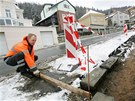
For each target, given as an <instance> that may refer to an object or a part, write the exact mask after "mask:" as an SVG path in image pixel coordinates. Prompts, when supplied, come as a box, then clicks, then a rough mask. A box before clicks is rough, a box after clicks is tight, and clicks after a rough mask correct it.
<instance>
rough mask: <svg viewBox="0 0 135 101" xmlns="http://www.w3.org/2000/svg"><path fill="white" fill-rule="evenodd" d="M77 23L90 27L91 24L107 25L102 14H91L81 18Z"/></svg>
mask: <svg viewBox="0 0 135 101" xmlns="http://www.w3.org/2000/svg"><path fill="white" fill-rule="evenodd" d="M79 22H80V23H81V24H84V25H85V26H90V25H91V24H95V25H103V26H106V25H107V21H106V20H105V15H104V14H94V13H91V14H89V15H87V16H86V17H84V18H81V19H80V20H79Z"/></svg>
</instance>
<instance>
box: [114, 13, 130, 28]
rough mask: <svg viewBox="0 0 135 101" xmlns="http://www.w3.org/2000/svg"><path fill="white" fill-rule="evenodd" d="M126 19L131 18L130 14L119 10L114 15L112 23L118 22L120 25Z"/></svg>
mask: <svg viewBox="0 0 135 101" xmlns="http://www.w3.org/2000/svg"><path fill="white" fill-rule="evenodd" d="M125 20H129V15H128V14H126V13H122V12H119V11H117V13H116V14H115V15H114V16H113V17H112V23H113V24H114V23H117V25H118V26H123V25H124V23H125Z"/></svg>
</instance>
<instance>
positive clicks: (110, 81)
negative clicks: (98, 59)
mask: <svg viewBox="0 0 135 101" xmlns="http://www.w3.org/2000/svg"><path fill="white" fill-rule="evenodd" d="M134 41H135V37H134V36H133V37H131V38H130V39H129V40H128V41H127V42H125V43H127V45H125V44H123V45H122V46H124V45H125V47H127V46H131V44H130V43H134ZM118 48H120V47H118ZM118 48H117V49H116V50H115V51H114V52H113V53H112V54H111V56H112V55H114V56H119V58H120V59H121V58H124V53H125V52H124V51H123V52H122V54H119V53H120V52H121V51H118V50H119V49H118ZM127 49H129V48H125V49H124V50H125V51H126V50H127ZM98 91H100V92H102V93H104V94H106V95H109V96H113V97H114V98H115V101H135V49H134V50H132V51H131V53H130V54H129V56H128V58H127V59H126V60H125V61H119V63H118V64H117V65H116V66H115V67H114V69H113V70H112V71H111V72H109V73H108V74H107V76H106V78H105V80H104V81H103V82H102V83H101V84H100V86H99V87H98Z"/></svg>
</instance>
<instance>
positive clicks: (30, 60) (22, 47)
mask: <svg viewBox="0 0 135 101" xmlns="http://www.w3.org/2000/svg"><path fill="white" fill-rule="evenodd" d="M26 38H27V37H26V36H25V37H24V38H23V40H22V42H19V43H17V44H15V45H14V46H13V47H12V49H11V50H9V52H8V53H7V54H6V57H9V56H13V55H14V54H16V53H18V52H23V53H24V60H25V62H26V63H27V65H28V66H29V68H30V69H34V68H36V64H35V62H34V48H33V49H32V51H31V54H30V53H29V50H28V49H29V45H28V42H27V41H26Z"/></svg>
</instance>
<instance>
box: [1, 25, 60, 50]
mask: <svg viewBox="0 0 135 101" xmlns="http://www.w3.org/2000/svg"><path fill="white" fill-rule="evenodd" d="M45 31H46V32H48V31H51V32H52V33H53V41H54V44H58V39H57V33H56V28H54V27H14V26H7V27H5V26H1V27H0V32H4V34H5V38H6V42H7V46H8V49H11V47H12V46H13V45H14V44H15V43H16V42H20V41H21V40H22V38H23V37H24V36H26V35H27V34H28V33H34V34H36V35H37V42H36V44H35V46H34V47H35V50H37V49H41V48H43V47H44V46H43V42H42V38H41V34H40V32H45Z"/></svg>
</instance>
